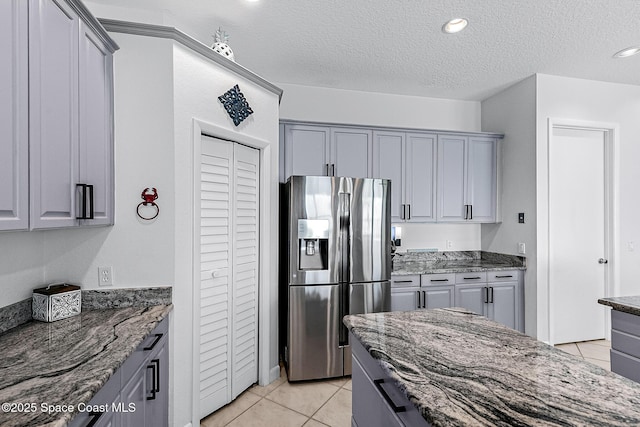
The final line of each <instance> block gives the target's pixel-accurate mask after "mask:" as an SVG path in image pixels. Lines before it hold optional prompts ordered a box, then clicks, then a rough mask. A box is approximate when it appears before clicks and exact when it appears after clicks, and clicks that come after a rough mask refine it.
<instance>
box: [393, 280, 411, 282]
mask: <svg viewBox="0 0 640 427" xmlns="http://www.w3.org/2000/svg"><path fill="white" fill-rule="evenodd" d="M393 283H413V280H394V281H393Z"/></svg>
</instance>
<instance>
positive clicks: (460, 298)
mask: <svg viewBox="0 0 640 427" xmlns="http://www.w3.org/2000/svg"><path fill="white" fill-rule="evenodd" d="M486 290H487V288H486V284H484V283H483V284H478V285H456V286H455V292H456V295H455V305H456V307H463V308H466V309H467V310H470V311H473V312H474V313H477V314H481V315H483V316H486V315H487V304H486V303H485V301H486Z"/></svg>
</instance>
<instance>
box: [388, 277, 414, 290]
mask: <svg viewBox="0 0 640 427" xmlns="http://www.w3.org/2000/svg"><path fill="white" fill-rule="evenodd" d="M419 286H420V275H418V274H411V275H406V276H391V287H392V288H410V287H419Z"/></svg>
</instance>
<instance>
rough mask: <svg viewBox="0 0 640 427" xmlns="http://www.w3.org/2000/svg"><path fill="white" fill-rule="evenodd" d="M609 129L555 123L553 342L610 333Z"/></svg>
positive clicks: (551, 251)
mask: <svg viewBox="0 0 640 427" xmlns="http://www.w3.org/2000/svg"><path fill="white" fill-rule="evenodd" d="M606 136H607V135H606V132H605V131H602V130H595V129H594V130H587V129H576V128H561V127H554V128H553V130H552V138H551V141H550V144H549V290H550V293H549V295H550V326H551V327H550V331H551V337H550V338H551V343H552V344H558V343H565V342H575V341H587V340H594V339H601V338H604V337H605V310H604V308H603V306H601V305H599V304H598V298H602V297H604V295H605V285H606V283H605V280H606V268H608V264H602V263H599V260H600V259H601V258H602V259H606V258H607V247H606V237H607V236H606V234H605V233H606V230H607V228H608V227H607V225H606V223H605V220H606V218H607V216H606V214H605V209H606V205H605V196H606V194H605V189H606V185H605V184H606V176H605V148H606Z"/></svg>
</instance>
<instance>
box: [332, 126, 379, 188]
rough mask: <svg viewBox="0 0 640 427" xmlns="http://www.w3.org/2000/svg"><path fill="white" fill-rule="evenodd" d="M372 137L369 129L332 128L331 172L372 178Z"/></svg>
mask: <svg viewBox="0 0 640 427" xmlns="http://www.w3.org/2000/svg"><path fill="white" fill-rule="evenodd" d="M372 139H373V138H372V133H371V131H370V130H367V129H352V128H332V129H331V150H330V152H331V156H330V157H331V168H330V169H331V170H330V174H331V175H332V176H348V177H352V178H370V177H371V161H372V158H373V154H372V151H373V141H372Z"/></svg>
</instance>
